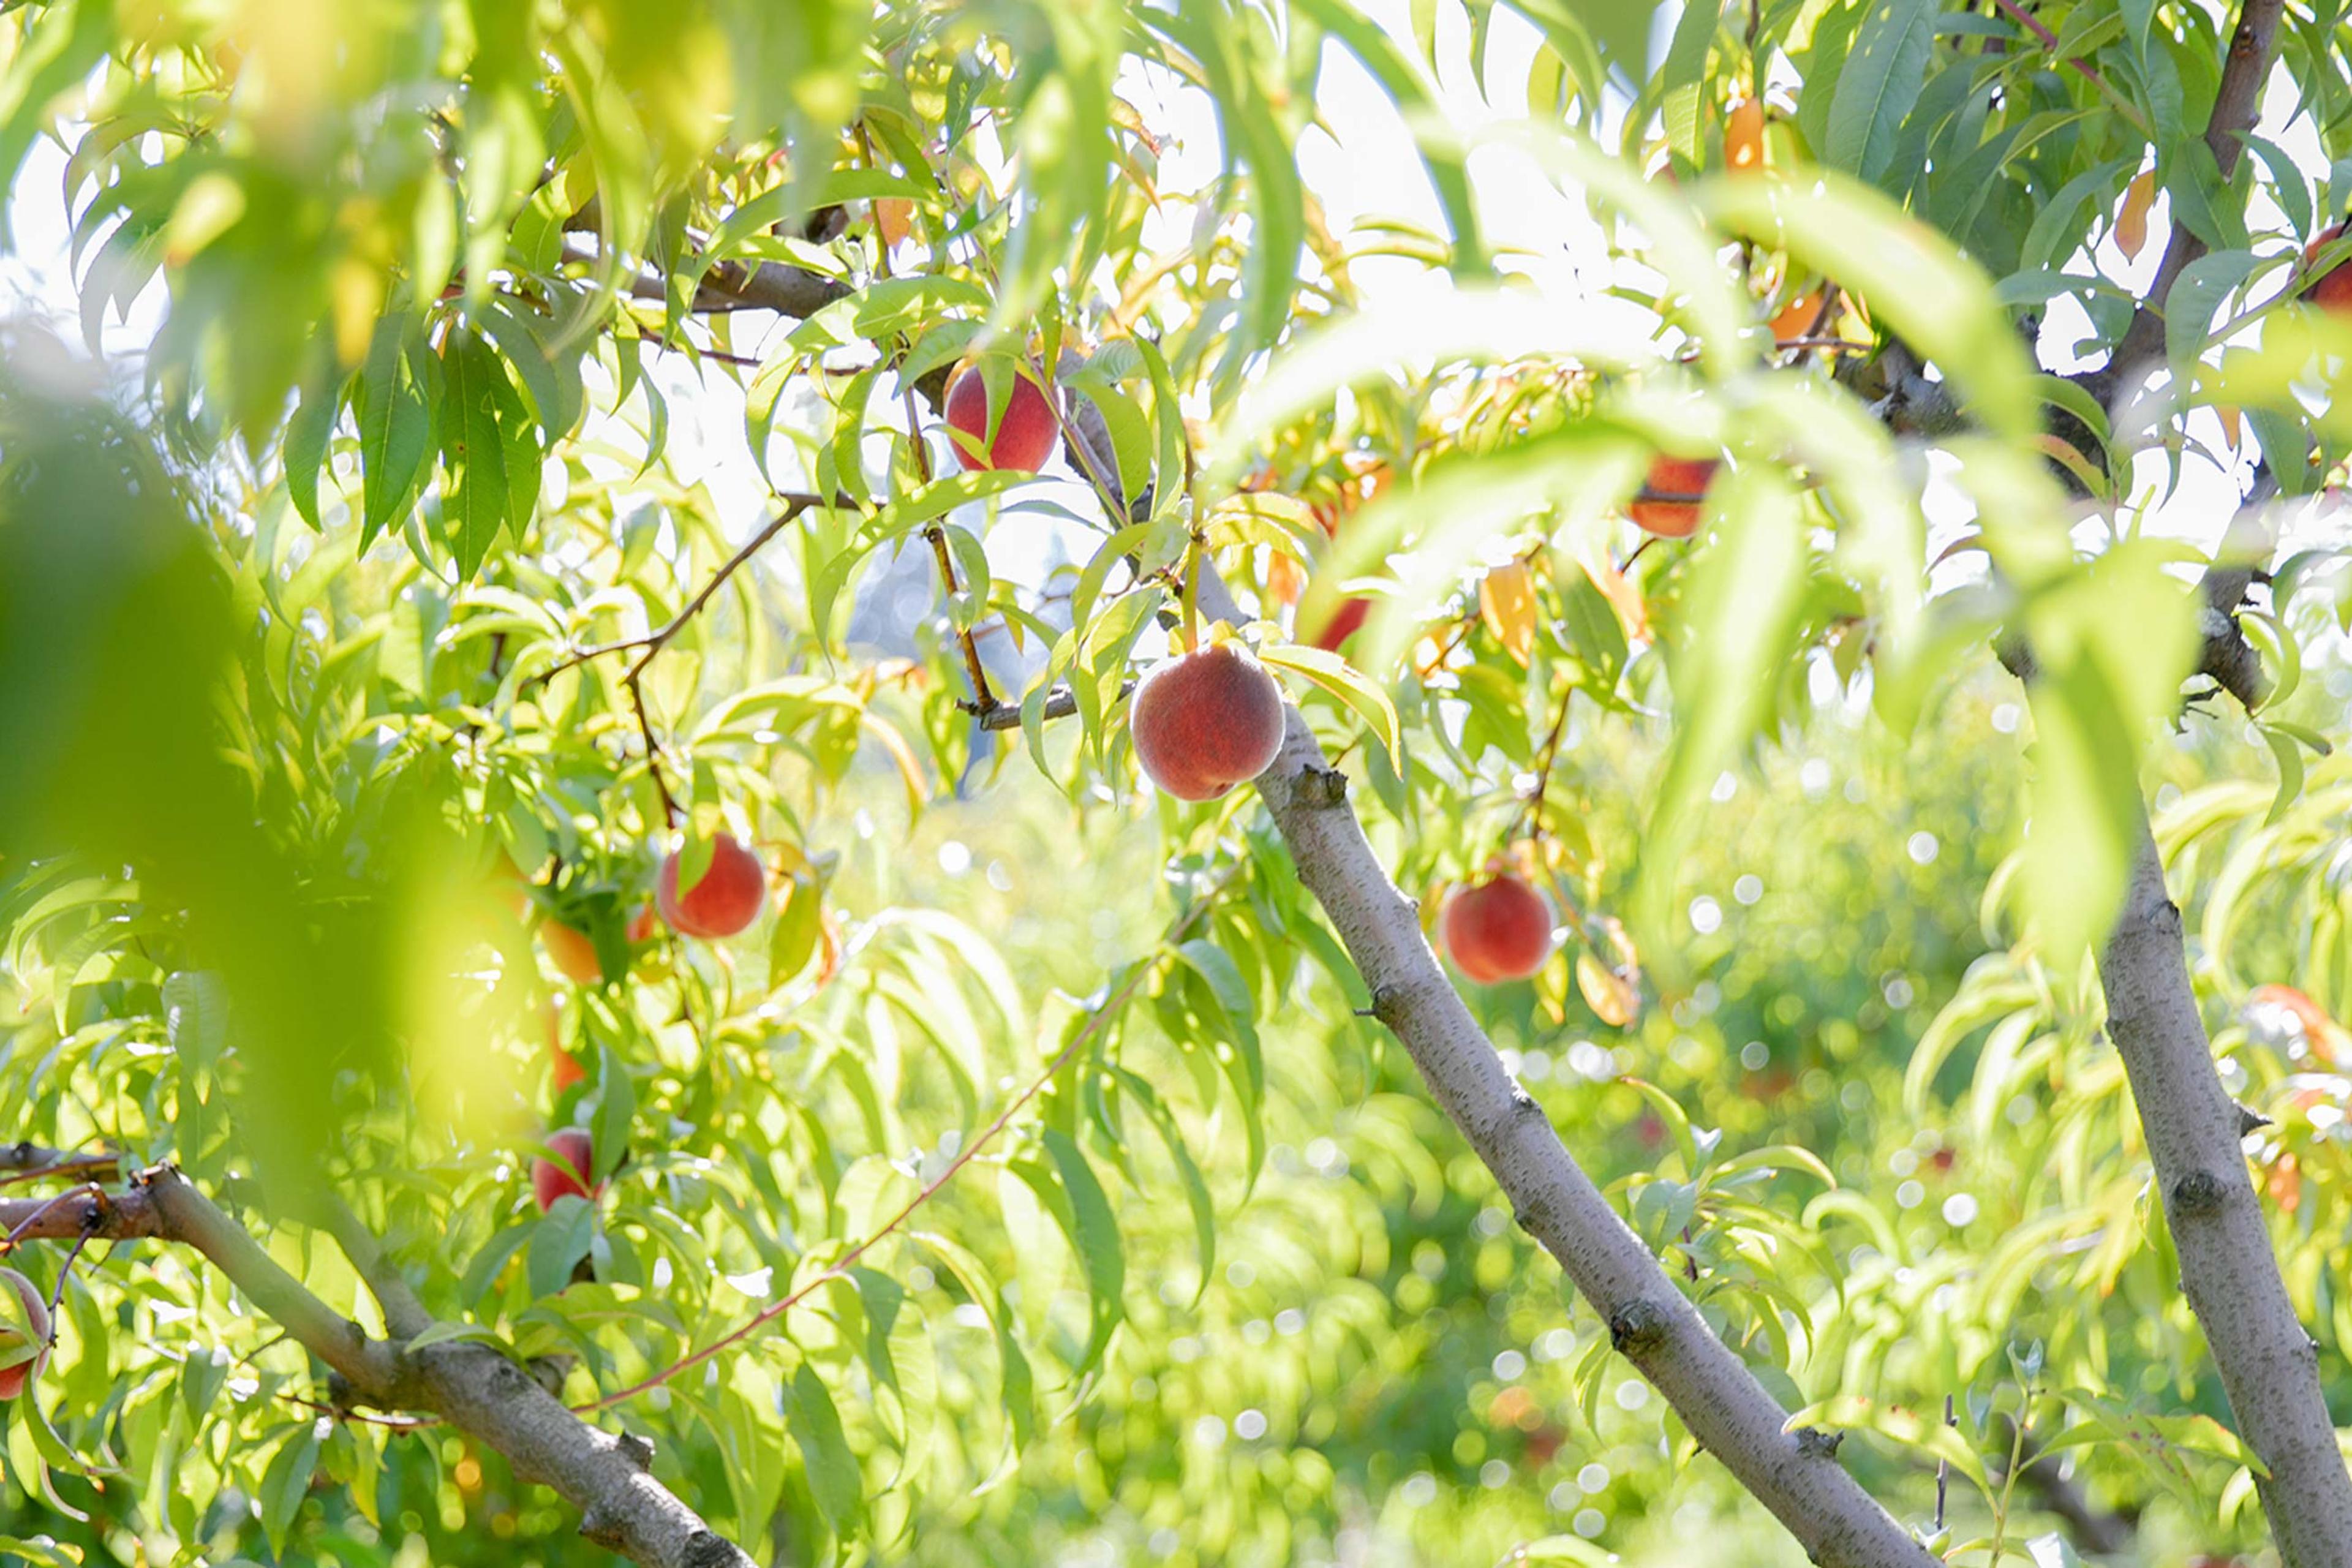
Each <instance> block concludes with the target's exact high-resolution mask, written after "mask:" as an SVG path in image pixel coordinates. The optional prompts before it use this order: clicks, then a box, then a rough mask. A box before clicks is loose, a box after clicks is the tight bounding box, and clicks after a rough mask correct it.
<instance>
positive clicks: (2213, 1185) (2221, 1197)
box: [2172, 1171, 2230, 1219]
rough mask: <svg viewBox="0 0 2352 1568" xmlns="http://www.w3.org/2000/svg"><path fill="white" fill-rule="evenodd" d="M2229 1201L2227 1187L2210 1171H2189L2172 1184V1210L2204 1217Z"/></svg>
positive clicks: (2214, 1213) (2220, 1208)
mask: <svg viewBox="0 0 2352 1568" xmlns="http://www.w3.org/2000/svg"><path fill="white" fill-rule="evenodd" d="M2229 1201H2230V1193H2229V1189H2228V1188H2227V1187H2225V1186H2223V1185H2222V1184H2221V1178H2220V1177H2219V1176H2216V1175H2215V1174H2213V1173H2212V1172H2210V1171H2190V1172H2189V1173H2187V1174H2185V1175H2183V1176H2182V1177H2181V1178H2180V1179H2179V1181H2177V1182H2175V1183H2173V1184H2172V1212H2173V1213H2174V1214H2177V1215H2192V1216H2195V1217H2197V1218H2200V1219H2201V1218H2205V1217H2207V1216H2209V1215H2217V1214H2220V1213H2221V1210H2222V1209H2223V1208H2224V1207H2225V1206H2226V1205H2228V1203H2229Z"/></svg>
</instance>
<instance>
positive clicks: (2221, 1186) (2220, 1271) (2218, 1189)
mask: <svg viewBox="0 0 2352 1568" xmlns="http://www.w3.org/2000/svg"><path fill="white" fill-rule="evenodd" d="M2134 826H2135V827H2136V829H2137V850H2136V852H2135V854H2134V856H2133V859H2132V867H2131V874H2130V879H2129V881H2128V883H2127V884H2126V891H2125V897H2124V908H2123V915H2122V918H2121V919H2119V920H2118V921H2116V928H2115V931H2114V933H2113V934H2112V935H2111V936H2109V937H2108V939H2107V942H2106V944H2105V947H2103V948H2102V949H2101V950H2100V952H2099V980H2100V984H2101V985H2102V986H2103V987H2104V989H2105V992H2106V998H2107V1032H2108V1034H2109V1035H2110V1036H2112V1037H2113V1038H2114V1040H2115V1043H2116V1051H2117V1053H2118V1054H2119V1055H2120V1056H2121V1057H2122V1058H2123V1063H2124V1071H2125V1074H2126V1077H2127V1078H2128V1079H2130V1081H2131V1089H2132V1099H2133V1100H2134V1102H2135V1103H2136V1104H2137V1106H2138V1109H2139V1118H2140V1126H2141V1128H2142V1129H2143V1130H2144V1131H2146V1133H2147V1149H2148V1155H2149V1158H2150V1160H2151V1161H2152V1163H2154V1165H2155V1167H2156V1181H2157V1184H2158V1189H2159V1190H2160V1191H2161V1192H2162V1194H2164V1212H2165V1217H2166V1220H2167V1221H2168V1224H2169V1225H2170V1226H2171V1230H2172V1240H2173V1247H2174V1249H2175V1251H2176V1252H2177V1253H2178V1254H2179V1259H2180V1284H2181V1289H2182V1290H2183V1291H2184V1292H2185V1293H2186V1294H2187V1296H2188V1298H2189V1306H2190V1307H2191V1308H2192V1309H2193V1310H2195V1311H2196V1313H2197V1319H2198V1321H2199V1322H2200V1324H2201V1325H2202V1326H2203V1328H2204V1330H2205V1338H2206V1342H2207V1343H2208V1344H2209V1345H2210V1346H2211V1348H2212V1353H2213V1362H2214V1364H2215V1365H2216V1367H2218V1368H2219V1369H2220V1371H2221V1386H2222V1388H2223V1390H2224V1392H2226V1393H2227V1394H2228V1395H2229V1399H2230V1408H2231V1412H2232V1413H2233V1414H2234V1415H2235V1416H2236V1418H2237V1424H2238V1434H2239V1436H2241V1437H2242V1438H2243V1439H2244V1440H2245V1443H2246V1446H2247V1447H2250V1448H2251V1449H2252V1450H2253V1452H2254V1454H2255V1455H2256V1456H2257V1457H2258V1458H2260V1459H2261V1460H2262V1462H2263V1465H2264V1466H2266V1467H2267V1468H2269V1470H2270V1479H2268V1480H2267V1481H2265V1482H2263V1484H2262V1488H2261V1490H2262V1499H2263V1508H2264V1510H2266V1511H2267V1512H2268V1513H2269V1515H2270V1521H2271V1530H2272V1533H2273V1535H2274V1536H2275V1537H2276V1538H2277V1542H2278V1549H2279V1555H2280V1558H2281V1560H2282V1562H2283V1563H2284V1564H2285V1565H2286V1568H2352V1473H2347V1470H2346V1468H2345V1463H2344V1455H2343V1452H2342V1450H2341V1449H2340V1448H2339V1447H2337V1445H2336V1426H2335V1424H2334V1422H2333V1421H2332V1420H2331V1419H2330V1418H2329V1416H2328V1413H2327V1404H2326V1398H2325V1397H2324V1395H2323V1394H2322V1392H2321V1389H2320V1383H2319V1354H2318V1347H2317V1345H2316V1344H2315V1343H2314V1342H2313V1341H2312V1339H2311V1337H2310V1336H2309V1334H2307V1333H2306V1332H2305V1330H2304V1326H2303V1324H2302V1322H2301V1321H2299V1320H2297V1318H2296V1317H2295V1314H2294V1303H2293V1302H2292V1301H2290V1300H2288V1298H2287V1293H2286V1287H2285V1285H2284V1283H2283V1282H2282V1281H2281V1279H2280V1278H2279V1269H2278V1262H2277V1260H2276V1258H2274V1257H2273V1255H2272V1251H2271V1240H2270V1230H2269V1227H2268V1226H2267V1225H2266V1224H2265V1223H2264V1221H2263V1207H2262V1202H2261V1199H2260V1198H2259V1197H2257V1196H2256V1194H2255V1192H2254V1186H2253V1183H2252V1180H2251V1179H2250V1178H2249V1177H2248V1175H2247V1173H2246V1159H2245V1154H2244V1152H2242V1149H2241V1147H2240V1144H2239V1138H2240V1131H2239V1126H2240V1123H2239V1112H2238V1107H2237V1106H2236V1105H2235V1104H2233V1103H2232V1102H2231V1100H2230V1097H2229V1095H2228V1094H2227V1093H2226V1092H2224V1090H2223V1089H2222V1088H2221V1078H2220V1077H2219V1075H2217V1074H2216V1073H2215V1071H2214V1069H2213V1049H2212V1044H2211V1042H2210V1040H2209V1039H2208V1038H2207V1037H2206V1034H2205V1024H2204V1020H2203V1018H2202V1017H2201V1016H2200V1014H2199V1012H2198V1008H2197V994H2196V992H2195V991H2194V990H2193V989H2192V988H2191V986H2190V984H2189V965H2188V961H2187V958H2186V950H2185V948H2184V947H2183V944H2182V936H2181V924H2180V910H2179V908H2178V907H2177V906H2175V905H2174V903H2173V902H2172V899H2171V896H2170V894H2169V893H2168V891H2167V890H2166V889H2165V884H2164V864H2163V861H2162V859H2161V858H2160V857H2159V856H2158V852H2157V847H2156V840H2155V838H2154V837H2152V836H2151V835H2150V833H2149V831H2148V826H2147V817H2146V816H2144V815H2143V816H2140V817H2139V818H2138V819H2137V822H2136V823H2135V825H2134Z"/></svg>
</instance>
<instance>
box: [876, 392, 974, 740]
mask: <svg viewBox="0 0 2352 1568" xmlns="http://www.w3.org/2000/svg"><path fill="white" fill-rule="evenodd" d="M898 395H899V397H900V398H901V400H903V401H904V402H905V404H906V405H907V444H908V446H909V447H912V448H913V449H914V455H915V477H916V478H917V479H919V480H921V481H922V482H923V483H924V484H926V485H928V484H929V483H930V482H931V449H930V447H928V446H926V445H924V443H923V423H922V416H920V415H919V414H917V413H916V412H915V389H914V387H913V385H912V384H908V385H904V386H901V387H900V388H899V389H898ZM923 537H924V539H926V540H928V541H929V543H930V546H931V559H932V560H933V561H934V562H937V563H939V568H940V593H941V594H942V595H945V597H946V600H947V610H948V619H949V620H950V621H953V620H954V619H955V596H956V595H957V594H958V593H960V592H961V587H960V585H959V584H958V583H957V581H956V569H955V555H954V553H953V552H951V551H950V550H949V548H948V531H947V530H946V529H944V528H942V527H940V525H939V524H938V523H936V522H934V523H932V524H931V525H930V526H929V527H928V528H926V529H924V530H923ZM955 639H956V647H958V648H959V649H960V650H961V652H962V654H963V672H964V675H965V677H966V678H967V679H970V680H971V700H972V703H973V707H974V710H975V711H976V712H978V713H980V714H981V715H982V717H983V718H984V717H986V716H987V715H988V714H989V713H992V712H993V711H994V710H996V709H997V707H998V706H999V704H998V702H997V700H996V693H995V692H993V691H991V690H990V689H988V671H987V670H986V669H985V668H982V665H981V662H980V643H979V641H978V640H977V639H976V638H974V637H973V636H972V635H971V627H970V626H958V627H956V632H955Z"/></svg>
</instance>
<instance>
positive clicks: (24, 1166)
mask: <svg viewBox="0 0 2352 1568" xmlns="http://www.w3.org/2000/svg"><path fill="white" fill-rule="evenodd" d="M121 1163H122V1156H121V1154H119V1153H117V1152H115V1151H113V1150H111V1149H51V1148H48V1147H47V1146H45V1145H43V1144H39V1143H36V1142H32V1141H31V1140H30V1139H26V1140H25V1141H24V1142H19V1143H6V1144H0V1173H5V1174H0V1182H31V1181H38V1180H40V1179H41V1178H43V1177H46V1176H70V1177H72V1178H73V1179H74V1180H76V1181H80V1182H90V1181H100V1180H103V1179H104V1178H106V1177H108V1176H110V1175H112V1174H114V1173H115V1171H116V1170H117V1169H118V1168H119V1167H120V1166H121Z"/></svg>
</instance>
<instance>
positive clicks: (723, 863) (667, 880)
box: [654, 833, 768, 937]
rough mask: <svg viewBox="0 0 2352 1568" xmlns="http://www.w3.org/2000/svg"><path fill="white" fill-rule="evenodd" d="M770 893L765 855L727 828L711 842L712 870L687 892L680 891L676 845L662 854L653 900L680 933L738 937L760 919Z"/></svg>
mask: <svg viewBox="0 0 2352 1568" xmlns="http://www.w3.org/2000/svg"><path fill="white" fill-rule="evenodd" d="M767 892H768V872H767V868H765V867H763V866H761V864H760V858H759V857H758V856H757V855H754V854H752V853H751V851H750V850H749V849H746V848H744V847H743V846H742V845H740V844H739V843H737V842H736V841H735V839H734V837H733V836H732V835H730V834H725V833H722V834H720V835H719V837H718V838H716V839H715V840H713V841H712V843H711V846H710V866H709V869H707V870H705V871H704V872H703V874H702V879H701V880H700V881H698V882H697V883H695V884H694V886H692V887H691V888H688V889H687V890H686V893H685V896H684V897H680V896H679V894H678V890H677V850H675V849H673V850H671V851H670V852H669V854H668V855H667V856H666V857H664V858H663V860H662V863H661V874H660V875H659V876H658V877H656V879H654V902H655V903H656V904H657V905H659V906H660V908H661V914H662V919H664V920H666V921H668V922H669V926H670V929H671V930H672V931H677V933H678V934H679V935H680V936H699V937H716V936H733V935H734V934H735V933H736V932H738V931H742V930H743V929H744V928H746V927H747V926H749V925H750V924H751V922H752V921H755V920H758V919H759V918H760V905H761V903H762V902H763V901H764V900H766V897H767Z"/></svg>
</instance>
